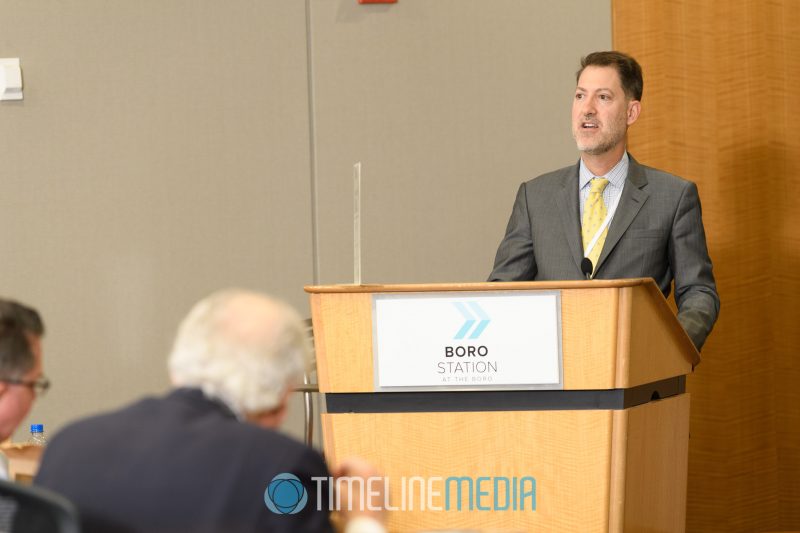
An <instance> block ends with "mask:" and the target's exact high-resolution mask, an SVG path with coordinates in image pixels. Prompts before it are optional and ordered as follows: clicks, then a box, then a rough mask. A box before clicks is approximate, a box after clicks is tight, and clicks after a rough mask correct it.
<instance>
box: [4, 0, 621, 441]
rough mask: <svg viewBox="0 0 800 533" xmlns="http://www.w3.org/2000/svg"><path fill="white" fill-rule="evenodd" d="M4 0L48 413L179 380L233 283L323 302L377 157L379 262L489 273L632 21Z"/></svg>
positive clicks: (26, 251)
mask: <svg viewBox="0 0 800 533" xmlns="http://www.w3.org/2000/svg"><path fill="white" fill-rule="evenodd" d="M0 13H2V16H0V57H20V58H21V62H22V68H23V76H24V81H25V100H24V101H22V102H14V103H11V102H3V103H2V104H0V138H2V139H3V142H2V143H0V164H2V167H0V257H2V261H0V294H3V295H7V296H13V297H17V298H19V299H21V300H24V301H26V302H29V303H31V304H34V305H36V306H38V307H39V308H40V309H41V311H42V312H43V314H44V316H45V319H46V321H47V325H48V327H49V333H48V336H47V342H46V346H45V349H46V370H47V373H48V374H49V375H50V377H51V378H52V380H53V382H54V388H53V390H52V391H51V392H50V394H48V396H47V397H45V398H44V399H43V400H42V401H41V402H39V403H38V404H37V405H36V407H35V408H34V411H33V413H32V415H31V416H30V417H29V419H30V420H29V421H36V422H42V423H44V424H46V426H47V428H48V429H49V430H55V429H57V428H58V427H60V426H61V425H63V424H64V423H65V422H67V421H69V420H71V419H73V418H75V417H77V416H81V415H85V414H88V413H92V412H96V411H98V410H104V409H108V408H110V407H113V406H117V405H120V404H123V403H126V402H128V401H130V400H131V399H133V398H136V397H138V396H140V395H141V394H143V393H153V392H160V391H162V390H164V389H165V388H166V387H167V386H168V384H167V380H166V377H165V371H164V357H165V354H166V351H167V350H168V348H169V344H170V341H171V337H172V334H173V332H174V329H175V326H176V325H177V323H178V321H179V320H180V318H181V317H182V315H183V314H184V313H185V312H186V311H187V310H188V308H189V306H190V305H191V304H192V303H193V302H194V301H196V300H197V299H198V298H200V297H201V296H203V295H205V294H206V293H208V292H210V291H212V290H215V289H217V288H221V287H226V286H231V285H235V286H243V287H252V288H256V289H261V290H265V291H269V292H272V293H275V294H277V295H279V296H282V297H284V298H286V299H288V300H289V301H290V302H291V303H293V304H294V305H296V306H298V307H300V308H301V310H302V311H303V312H304V313H306V312H307V304H306V296H305V294H304V293H303V291H302V286H303V285H304V284H311V283H317V282H319V283H344V282H350V281H351V280H352V259H351V257H352V220H351V206H352V197H351V183H352V181H351V180H352V166H353V164H354V163H355V162H357V161H361V162H362V165H363V171H362V177H363V187H364V198H363V202H364V213H363V218H364V229H363V280H364V281H365V282H411V281H448V280H449V281H467V280H482V279H484V278H485V277H486V275H487V274H488V272H489V270H490V269H491V264H492V260H493V256H494V250H495V247H496V246H497V244H498V242H499V240H500V238H501V237H502V233H503V230H504V228H505V223H506V220H507V217H508V215H509V212H510V209H511V203H512V201H513V196H514V194H515V191H516V187H517V186H518V184H519V183H520V182H521V181H523V180H525V179H528V178H529V177H532V176H534V175H536V174H538V173H540V172H543V171H545V170H548V169H552V168H556V167H560V166H564V165H567V164H569V163H571V162H572V161H573V160H574V159H575V158H576V157H577V155H576V152H575V150H574V147H573V144H572V140H571V138H570V133H569V125H568V117H569V105H570V96H571V91H572V88H573V86H574V82H573V73H574V71H575V68H576V66H577V61H578V59H579V57H580V56H581V55H582V54H584V53H586V52H588V51H590V50H593V49H601V48H603V49H604V48H608V47H610V44H611V22H610V19H611V10H610V1H608V0H604V1H602V2H586V1H585V0H568V1H560V2H546V1H531V0H495V1H492V2H486V1H483V0H437V1H431V0H399V2H398V3H397V4H394V5H391V6H361V5H359V4H358V3H357V1H356V0H308V1H307V2H306V3H304V2H301V1H299V0H297V1H295V0H291V1H287V0H281V1H278V0H275V1H263V0H262V1H258V0H250V1H246V0H230V1H227V2H213V1H211V0H203V1H198V0H192V1H189V0H183V1H178V0H169V1H156V0H139V1H137V2H106V1H100V0H72V1H62V2H55V1H47V2H44V1H43V2H28V1H26V0H0ZM309 30H310V31H309ZM309 88H310V89H311V90H310V91H309ZM300 419H301V414H300V412H299V410H296V411H295V416H294V418H293V420H291V421H290V426H291V428H292V431H294V432H295V433H297V432H298V431H299V427H300ZM18 438H21V433H19V432H18Z"/></svg>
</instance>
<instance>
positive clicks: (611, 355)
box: [306, 279, 699, 532]
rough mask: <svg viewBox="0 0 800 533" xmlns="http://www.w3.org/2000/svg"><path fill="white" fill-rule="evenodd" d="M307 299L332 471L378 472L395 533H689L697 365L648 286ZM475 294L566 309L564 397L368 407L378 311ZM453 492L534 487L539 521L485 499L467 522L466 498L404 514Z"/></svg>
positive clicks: (450, 289)
mask: <svg viewBox="0 0 800 533" xmlns="http://www.w3.org/2000/svg"><path fill="white" fill-rule="evenodd" d="M306 291H307V292H308V293H310V298H311V311H312V319H313V327H314V339H315V345H316V354H317V372H318V381H319V388H320V392H322V393H324V394H325V400H326V406H327V413H326V414H323V415H322V429H323V438H324V450H325V454H326V457H327V459H328V461H329V463H331V464H336V463H337V462H338V461H340V460H341V459H343V458H345V457H348V456H352V455H358V456H361V457H364V458H366V459H367V460H369V461H371V462H373V463H374V464H375V465H377V466H378V468H379V469H380V471H381V472H382V474H383V475H384V476H386V477H387V478H388V479H389V480H390V481H389V486H390V488H391V502H392V503H391V505H392V507H395V508H399V509H401V510H393V511H390V512H388V525H389V528H390V530H391V531H402V532H405V531H423V530H424V531H428V530H446V529H471V530H485V531H498V532H499V531H507V532H523V531H524V532H529V531H537V532H538V531H554V532H594V531H603V532H605V531H611V532H618V531H634V532H680V531H684V527H685V509H686V474H687V462H688V445H689V395H688V394H686V393H685V375H686V374H688V373H689V372H691V371H692V368H693V365H694V364H696V363H698V362H699V354H698V352H697V351H696V349H695V347H694V345H693V344H692V342H691V340H690V339H689V337H688V336H687V335H686V334H685V332H684V331H683V329H682V328H681V326H680V324H679V323H678V321H677V319H676V318H675V316H674V314H673V313H672V311H671V310H670V308H669V306H668V305H667V302H666V300H665V299H664V297H663V295H662V294H661V292H660V291H659V289H658V287H657V286H656V285H655V283H654V282H653V281H652V280H650V279H631V280H614V281H602V280H596V281H594V280H593V281H569V282H520V283H475V284H429V285H361V286H347V285H342V286H314V287H306ZM483 291H492V292H494V293H502V292H504V291H558V292H559V293H560V305H561V317H560V318H561V353H562V366H563V382H562V383H563V389H562V390H479V391H475V390H470V391H449V390H431V391H414V392H376V386H375V381H376V378H375V373H374V368H373V364H374V363H373V323H372V322H373V298H374V296H375V295H385V294H387V293H431V294H439V295H451V294H452V295H453V296H459V295H460V294H464V293H482V292H483ZM454 476H455V477H458V478H460V479H466V478H469V479H470V480H472V481H474V482H475V483H476V484H477V485H476V487H478V490H480V487H481V486H483V487H484V489H486V488H488V489H492V488H495V489H497V490H503V489H505V488H506V487H507V485H505V486H500V487H499V489H498V487H492V480H493V479H496V478H504V479H506V480H519V479H521V478H522V477H523V476H530V477H533V478H535V493H536V494H535V510H534V509H531V507H532V505H530V503H531V502H530V500H529V501H528V502H527V503H528V505H526V507H525V509H516V510H514V509H513V508H511V507H509V508H503V507H504V506H503V505H502V504H501V505H499V506H498V505H497V501H496V498H497V496H496V495H492V494H489V495H488V496H487V495H486V492H485V491H484V493H483V494H480V493H477V494H475V495H474V496H475V498H474V501H472V503H473V505H472V509H471V510H470V506H469V505H468V503H469V500H468V499H467V497H466V496H465V495H461V496H462V500H463V503H464V505H463V507H462V508H461V509H460V510H458V509H456V508H455V505H452V506H451V508H450V509H449V510H444V509H442V510H434V509H431V508H429V506H426V508H425V509H424V510H423V509H420V507H423V505H422V504H421V502H414V497H415V495H414V494H413V492H414V491H415V490H416V491H417V492H418V493H421V492H422V491H423V490H424V489H425V488H426V487H422V484H424V483H425V481H420V478H421V479H422V480H427V482H428V483H430V484H431V486H430V487H427V488H430V489H431V490H429V491H428V494H427V496H430V495H431V493H432V494H433V495H434V496H435V497H437V498H439V500H441V495H439V494H436V489H437V487H438V488H439V489H441V487H442V481H441V480H442V479H448V478H451V477H454ZM415 477H416V478H415ZM481 477H483V478H484V480H483V485H480V484H478V483H479V481H478V480H479V478H481ZM411 478H415V479H416V481H417V482H418V483H416V484H415V483H414V482H411V481H410V480H411ZM487 479H488V481H487ZM528 488H530V487H528ZM464 490H465V493H466V492H467V490H468V487H467V485H466V484H465V485H464ZM453 492H455V491H453ZM469 497H470V498H472V497H473V493H470V496H469ZM493 498H494V499H495V501H493ZM434 499H435V498H434ZM481 499H482V500H483V505H481V506H479V505H478V503H480V500H481ZM500 500H501V502H502V501H503V498H500ZM404 501H405V505H404V504H403V503H404ZM412 502H413V509H412V508H409V504H410V503H412ZM523 503H524V502H523ZM479 507H480V508H479ZM487 507H488V509H487ZM498 507H499V508H498ZM402 509H405V510H402Z"/></svg>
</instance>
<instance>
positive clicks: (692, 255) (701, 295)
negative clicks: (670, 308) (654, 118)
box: [489, 52, 719, 350]
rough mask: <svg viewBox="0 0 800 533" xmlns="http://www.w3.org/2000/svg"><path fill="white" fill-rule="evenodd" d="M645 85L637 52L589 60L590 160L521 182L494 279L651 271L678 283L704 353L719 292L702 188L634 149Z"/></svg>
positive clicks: (580, 85) (580, 83)
mask: <svg viewBox="0 0 800 533" xmlns="http://www.w3.org/2000/svg"><path fill="white" fill-rule="evenodd" d="M642 87H643V82H642V70H641V67H640V66H639V64H638V63H637V62H636V60H635V59H633V58H632V57H630V56H628V55H625V54H622V53H619V52H595V53H592V54H589V55H588V56H586V57H584V58H583V59H582V60H581V68H580V70H579V71H578V74H577V87H576V89H575V97H574V100H573V103H572V134H573V136H574V137H575V141H576V143H577V146H578V150H579V151H580V152H581V158H580V160H579V161H578V163H577V164H575V165H572V166H569V167H566V168H562V169H560V170H556V171H554V172H549V173H547V174H543V175H541V176H539V177H537V178H535V179H532V180H530V181H528V182H526V183H523V184H522V185H521V186H520V188H519V191H518V193H517V198H516V201H515V203H514V208H513V211H512V213H511V218H510V220H509V221H508V228H507V229H506V234H505V237H504V238H503V241H502V242H501V243H500V246H499V248H498V250H497V256H496V258H495V262H494V269H493V270H492V273H491V275H490V276H489V280H490V281H523V280H569V279H582V278H584V277H592V278H599V279H619V278H640V277H649V278H653V279H654V280H655V281H656V283H657V284H658V286H659V287H660V288H661V291H662V292H663V293H664V296H667V295H669V293H670V288H671V287H670V286H671V284H672V282H673V281H674V283H675V301H676V303H677V305H678V320H679V321H680V323H681V325H682V326H683V328H684V329H685V330H686V332H687V333H688V334H689V337H690V338H691V339H692V341H693V342H694V344H695V346H697V348H698V350H699V349H700V348H701V347H702V346H703V343H704V342H705V340H706V337H707V336H708V334H709V333H710V332H711V329H712V328H713V326H714V322H716V320H717V315H718V314H719V296H718V295H717V289H716V284H715V282H714V275H713V273H712V267H711V259H710V258H709V257H708V249H707V247H706V237H705V231H704V230H703V220H702V217H701V211H700V200H699V197H698V194H697V186H696V185H695V184H694V183H692V182H689V181H686V180H684V179H681V178H679V177H677V176H673V175H671V174H668V173H666V172H663V171H660V170H657V169H654V168H650V167H646V166H644V165H640V164H639V163H638V162H636V160H635V159H634V158H633V157H632V156H631V155H630V154H628V153H627V151H626V144H627V132H628V128H629V127H630V126H631V125H633V123H634V122H636V119H637V118H638V117H639V113H640V111H641V99H642ZM582 265H583V266H582Z"/></svg>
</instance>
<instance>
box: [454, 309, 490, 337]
mask: <svg viewBox="0 0 800 533" xmlns="http://www.w3.org/2000/svg"><path fill="white" fill-rule="evenodd" d="M453 305H454V306H456V309H458V312H459V313H461V316H463V317H464V324H462V326H461V329H459V330H458V333H456V335H455V337H453V338H454V339H456V340H461V339H463V338H464V337H466V335H467V333H469V332H470V330H472V333H471V334H470V336H469V338H470V339H477V338H478V337H480V336H481V333H483V330H485V329H486V326H488V325H489V322H491V320H490V319H489V315H487V314H486V312H485V311H484V310H483V309H481V306H480V305H478V302H453ZM476 322H477V325H475V323H476ZM472 326H475V329H473V328H472Z"/></svg>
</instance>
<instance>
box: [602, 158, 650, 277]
mask: <svg viewBox="0 0 800 533" xmlns="http://www.w3.org/2000/svg"><path fill="white" fill-rule="evenodd" d="M628 157H629V163H628V178H627V180H626V181H625V187H623V189H622V196H621V197H620V199H619V204H618V205H617V211H616V212H615V213H614V220H612V221H611V227H610V228H608V235H607V236H606V242H605V244H604V245H603V251H602V252H601V253H600V258H599V259H598V260H597V266H596V267H595V271H597V269H599V268H600V267H601V266H603V263H604V262H605V260H606V257H608V256H609V255H610V254H611V252H612V251H614V247H615V246H616V245H617V243H618V242H619V240H620V239H621V238H622V235H623V234H624V233H625V231H626V230H627V229H628V226H630V225H631V222H633V219H634V218H635V217H636V215H637V214H638V213H639V210H640V209H641V208H642V206H643V205H644V203H645V201H647V197H648V196H650V194H649V193H648V192H646V191H644V190H642V189H643V188H644V186H645V185H647V178H646V177H645V175H644V168H642V166H641V165H640V164H639V163H637V162H636V160H635V159H633V157H631V155H630V154H628Z"/></svg>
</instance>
